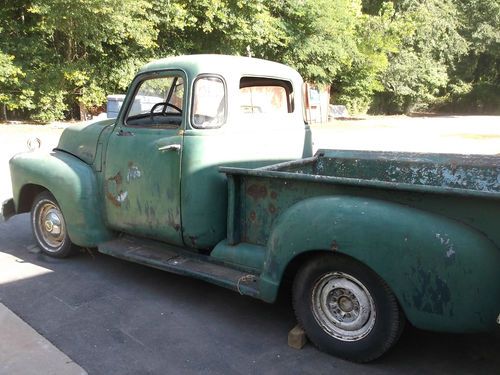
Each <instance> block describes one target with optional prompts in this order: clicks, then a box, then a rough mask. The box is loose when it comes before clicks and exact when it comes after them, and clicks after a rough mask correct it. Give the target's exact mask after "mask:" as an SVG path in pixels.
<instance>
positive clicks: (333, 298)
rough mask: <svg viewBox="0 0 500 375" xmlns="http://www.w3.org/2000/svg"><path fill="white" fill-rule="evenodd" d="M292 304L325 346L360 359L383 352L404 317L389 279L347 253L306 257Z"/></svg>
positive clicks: (307, 328)
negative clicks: (385, 278)
mask: <svg viewBox="0 0 500 375" xmlns="http://www.w3.org/2000/svg"><path fill="white" fill-rule="evenodd" d="M293 306H294V309H295V314H296V316H297V320H298V321H299V323H300V324H301V325H302V327H303V328H304V330H305V331H306V334H307V336H308V337H309V339H310V340H311V341H312V342H313V343H314V344H315V345H316V346H317V347H318V348H319V349H320V350H323V351H325V352H327V353H330V354H333V355H335V356H338V357H342V358H345V359H348V360H351V361H355V362H369V361H372V360H374V359H376V358H378V357H380V356H381V355H382V354H384V353H385V352H386V351H387V350H389V349H390V348H391V347H392V346H393V345H394V344H395V343H396V341H397V340H398V338H399V336H400V335H401V332H402V330H403V327H404V322H405V319H404V317H403V314H402V312H401V310H400V308H399V305H398V302H397V300H396V297H395V296H394V294H393V293H392V292H391V290H390V289H389V287H388V286H387V284H386V283H385V282H384V281H383V280H382V279H381V278H380V277H379V276H378V275H377V274H375V273H374V272H373V271H372V270H371V269H369V268H368V267H366V266H365V265H363V264H361V263H359V262H357V261H355V260H353V259H351V258H348V257H344V256H330V255H325V256H319V257H316V258H313V259H312V260H311V261H310V262H309V263H306V264H305V265H304V266H303V267H302V268H301V269H300V270H299V272H298V274H297V276H296V278H295V280H294V285H293Z"/></svg>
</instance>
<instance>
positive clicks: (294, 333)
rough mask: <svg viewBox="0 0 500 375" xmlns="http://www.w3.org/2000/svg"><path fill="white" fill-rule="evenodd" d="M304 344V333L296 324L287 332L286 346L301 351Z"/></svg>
mask: <svg viewBox="0 0 500 375" xmlns="http://www.w3.org/2000/svg"><path fill="white" fill-rule="evenodd" d="M306 342H307V336H306V333H305V331H304V330H303V329H302V327H301V326H299V325H298V324H297V325H296V326H295V327H293V328H292V329H291V330H290V332H288V346H289V347H290V348H293V349H302V348H303V347H304V345H305V344H306Z"/></svg>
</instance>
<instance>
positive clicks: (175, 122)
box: [125, 76, 184, 127]
mask: <svg viewBox="0 0 500 375" xmlns="http://www.w3.org/2000/svg"><path fill="white" fill-rule="evenodd" d="M183 102H184V80H183V79H182V77H179V76H172V77H156V78H150V79H146V80H144V81H143V82H141V84H140V86H139V88H138V90H137V91H136V93H135V96H134V100H133V102H132V105H131V106H130V108H129V111H128V114H127V117H126V120H125V123H126V124H127V125H131V126H155V127H156V126H158V127H161V126H180V125H181V122H182V106H183Z"/></svg>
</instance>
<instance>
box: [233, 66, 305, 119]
mask: <svg viewBox="0 0 500 375" xmlns="http://www.w3.org/2000/svg"><path fill="white" fill-rule="evenodd" d="M244 79H248V80H249V81H251V80H253V81H254V82H252V84H250V85H248V86H247V85H245V86H242V85H241V83H242V80H244ZM273 83H274V84H273ZM272 86H276V87H282V88H283V89H284V90H285V94H286V106H287V112H286V113H282V114H281V115H290V114H292V113H294V112H295V109H296V105H295V93H294V86H293V82H292V81H290V80H288V79H284V78H278V77H265V76H253V75H242V76H241V77H240V80H239V85H238V90H241V89H242V88H247V87H272Z"/></svg>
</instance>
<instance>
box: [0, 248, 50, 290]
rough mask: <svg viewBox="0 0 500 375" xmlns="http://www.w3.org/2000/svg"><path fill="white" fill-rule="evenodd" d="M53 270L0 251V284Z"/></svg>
mask: <svg viewBox="0 0 500 375" xmlns="http://www.w3.org/2000/svg"><path fill="white" fill-rule="evenodd" d="M51 272H53V271H52V270H49V269H48V268H44V267H40V266H37V265H35V264H32V263H29V262H26V261H24V260H23V259H21V258H18V257H16V256H14V255H11V254H7V253H3V252H1V251H0V285H2V284H8V283H12V282H14V281H19V280H24V279H29V278H32V277H37V276H41V275H45V274H48V273H51Z"/></svg>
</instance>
